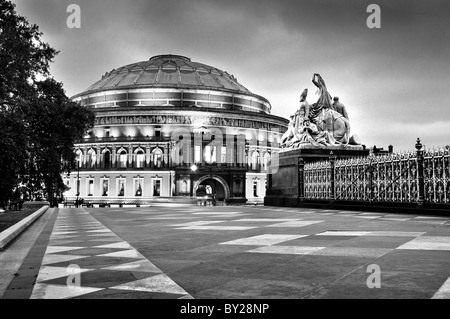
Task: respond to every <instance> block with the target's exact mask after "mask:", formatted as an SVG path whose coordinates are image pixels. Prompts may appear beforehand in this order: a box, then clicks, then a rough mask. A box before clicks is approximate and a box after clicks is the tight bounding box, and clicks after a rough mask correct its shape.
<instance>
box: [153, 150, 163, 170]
mask: <svg viewBox="0 0 450 319" xmlns="http://www.w3.org/2000/svg"><path fill="white" fill-rule="evenodd" d="M152 156H153V166H154V167H157V168H161V166H162V158H163V152H162V151H161V149H160V148H159V147H157V148H155V149H154V150H153V151H152Z"/></svg>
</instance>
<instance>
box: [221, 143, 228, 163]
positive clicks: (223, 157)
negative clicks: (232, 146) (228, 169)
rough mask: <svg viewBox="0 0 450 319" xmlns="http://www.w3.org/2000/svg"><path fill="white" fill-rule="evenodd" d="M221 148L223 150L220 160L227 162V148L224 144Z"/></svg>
mask: <svg viewBox="0 0 450 319" xmlns="http://www.w3.org/2000/svg"><path fill="white" fill-rule="evenodd" d="M221 149H222V150H221V159H220V162H221V163H224V164H225V163H226V162H227V148H226V147H224V146H222V147H221Z"/></svg>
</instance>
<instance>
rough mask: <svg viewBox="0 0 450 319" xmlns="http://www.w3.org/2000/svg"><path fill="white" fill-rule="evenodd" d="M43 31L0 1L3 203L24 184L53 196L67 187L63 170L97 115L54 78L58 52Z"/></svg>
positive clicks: (0, 193)
mask: <svg viewBox="0 0 450 319" xmlns="http://www.w3.org/2000/svg"><path fill="white" fill-rule="evenodd" d="M41 36H42V33H41V32H39V28H38V26H36V25H34V24H33V25H30V24H29V22H28V21H27V19H26V18H24V17H21V16H19V15H18V14H17V13H16V11H15V5H14V4H13V3H11V2H10V1H8V0H0V176H1V178H0V206H2V207H5V206H6V203H7V202H8V200H10V199H11V198H12V196H13V194H14V190H15V189H16V188H17V187H18V186H19V185H20V184H22V185H26V186H27V187H28V189H30V190H31V191H32V192H42V193H43V195H44V196H45V197H46V198H48V199H49V200H53V199H54V198H55V196H57V195H58V194H59V193H60V192H62V191H63V190H64V185H63V181H62V178H61V173H62V172H64V171H69V172H70V168H71V167H73V165H74V160H75V154H74V151H73V146H74V143H75V142H76V141H77V140H79V139H81V138H82V137H83V136H84V135H85V133H86V131H87V130H88V129H89V128H91V127H92V125H93V122H94V114H93V113H92V112H91V111H90V110H89V109H87V108H86V107H81V106H79V105H78V104H76V103H74V102H71V101H70V100H69V98H68V97H67V96H66V95H65V92H64V89H63V86H62V84H61V83H58V82H57V81H55V80H54V79H53V78H51V77H50V72H49V65H50V63H51V62H52V61H53V58H54V57H55V56H56V55H57V53H58V52H57V51H56V50H55V49H53V48H52V47H50V45H48V44H47V43H44V42H43V41H42V40H41Z"/></svg>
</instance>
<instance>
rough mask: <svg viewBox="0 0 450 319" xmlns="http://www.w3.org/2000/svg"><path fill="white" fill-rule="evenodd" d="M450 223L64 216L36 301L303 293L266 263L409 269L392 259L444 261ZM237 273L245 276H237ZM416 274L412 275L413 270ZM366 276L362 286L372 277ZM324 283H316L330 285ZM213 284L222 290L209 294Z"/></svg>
mask: <svg viewBox="0 0 450 319" xmlns="http://www.w3.org/2000/svg"><path fill="white" fill-rule="evenodd" d="M448 226H450V218H447V217H437V216H419V215H412V214H395V213H391V212H386V213H368V212H353V211H333V210H314V209H311V210H308V209H298V208H276V207H235V208H233V207H171V208H163V209H162V208H158V207H148V208H100V209H87V210H85V209H59V212H58V216H57V219H56V222H55V225H54V228H53V229H52V231H51V235H50V238H49V243H48V245H47V247H46V250H45V254H44V256H43V259H42V264H41V265H40V269H39V273H38V276H37V279H36V283H35V284H34V286H33V289H32V293H31V298H32V299H42V298H49V299H56V298H88V299H93V298H149V299H158V298H163V299H171V298H172V299H190V298H193V297H196V298H197V297H198V298H205V297H208V298H209V297H213V298H220V297H221V296H222V295H221V294H222V292H224V291H227V293H229V294H227V295H223V296H225V297H227V298H228V297H229V296H232V297H246V296H247V295H243V294H242V291H246V290H249V293H251V292H252V290H251V289H258V290H255V291H256V292H255V294H257V293H259V292H260V291H262V290H264V289H269V288H267V287H272V286H275V287H278V286H280V287H283V289H285V291H287V293H290V292H289V290H292V291H295V289H299V293H303V290H301V289H303V288H302V287H305V288H304V289H305V291H308V289H311V287H310V286H309V283H305V282H304V281H303V280H304V278H305V276H307V275H306V274H300V273H298V274H293V275H290V274H289V273H288V272H289V271H287V270H286V274H283V273H282V272H280V271H278V270H277V269H276V267H277V266H271V264H270V263H269V264H267V265H268V267H267V268H264V267H266V266H265V265H266V264H264V263H263V262H262V261H263V260H273V261H275V262H278V263H284V264H283V267H286V266H287V267H293V268H290V270H291V271H292V272H295V271H298V270H297V268H299V265H302V264H298V263H297V264H296V263H295V262H294V263H292V262H293V261H294V260H297V262H302V261H303V259H305V258H308V259H307V262H308V263H310V264H311V265H316V264H315V263H316V259H317V263H318V265H322V264H323V262H326V261H327V260H330V264H331V265H332V262H337V261H338V260H339V262H338V266H336V267H335V268H333V269H331V270H329V272H330V274H328V275H329V276H330V278H332V276H335V275H334V272H338V270H339V269H340V268H339V267H342V268H343V269H347V268H346V267H347V264H346V263H347V261H348V269H349V270H351V272H353V271H355V270H358V269H360V268H361V267H362V266H364V265H366V264H368V263H374V262H375V263H376V262H382V261H383V258H385V257H388V256H390V259H389V258H387V261H385V263H386V265H389V263H394V262H396V263H397V264H399V263H400V262H403V261H400V262H398V261H397V260H396V258H397V257H396V255H395V256H393V255H392V254H393V253H400V254H411V256H413V257H412V258H416V257H417V258H418V260H419V261H418V262H422V263H426V262H427V260H428V259H427V258H434V256H435V255H426V256H425V257H423V256H422V255H420V254H421V253H423V254H443V255H439V256H438V255H436V256H437V257H438V258H442V260H443V261H444V262H445V263H446V260H448V258H447V257H449V258H450V232H449V230H450V229H449V228H448ZM142 243H144V244H142ZM136 245H137V246H136ZM136 247H137V248H136ZM445 253H448V255H446V254H445ZM227 256H229V257H227ZM408 256H409V255H408ZM197 257H198V259H199V260H196V259H197ZM298 258H300V259H298ZM302 258H303V259H302ZM305 260H306V259H305ZM359 260H360V261H359ZM260 261H261V264H260V263H259V262H260ZM341 264H342V265H341ZM397 264H396V265H395V267H397ZM156 265H158V267H157V266H156ZM244 265H248V266H249V268H252V267H253V268H254V269H250V270H246V269H244V268H243V267H244ZM255 265H256V266H255ZM339 265H340V266H339ZM344 265H345V267H344ZM400 265H401V266H402V264H400ZM74 267H75V268H74ZM227 267H229V269H228V268H227ZM270 267H273V270H272V268H270ZM386 267H387V266H386ZM402 267H403V266H402ZM405 267H409V268H413V267H414V265H406V266H405ZM70 269H77V271H78V272H79V274H80V279H81V285H80V286H79V287H77V286H75V287H74V286H73V285H70V280H71V278H73V276H72V275H73V273H70ZM283 269H286V268H283ZM305 269H306V268H305ZM412 270H414V271H415V269H412ZM283 271H284V270H283ZM302 271H303V270H302ZM431 271H435V270H434V269H431V270H430V274H431ZM239 272H242V273H243V274H244V275H245V276H244V277H243V278H239V279H236V278H235V276H238V275H239ZM417 273H418V274H420V272H417ZM436 273H439V274H440V276H434V277H432V278H433V279H434V280H435V281H436V283H435V285H434V287H435V288H433V289H432V290H433V291H432V297H433V298H450V270H448V271H447V268H445V269H436ZM216 274H217V275H216ZM411 274H416V272H413V271H411V272H409V270H408V272H407V275H411ZM395 275H396V273H395V272H392V276H395ZM208 276H209V277H208ZM289 276H293V277H295V276H297V277H296V278H297V279H298V280H299V281H297V282H296V281H295V280H294V279H292V280H291V279H290V277H289ZM311 276H312V277H313V276H315V274H311ZM361 276H362V277H363V281H362V282H363V283H365V278H366V277H364V276H366V274H365V273H364V272H362V274H361ZM411 276H412V275H411ZM285 277H287V278H289V280H287V279H285ZM312 277H311V278H312ZM322 277H323V276H322V275H320V276H319V279H314V280H317V281H320V282H322V281H325V279H323V280H322V279H321V278H322ZM205 278H206V279H205ZM277 278H278V279H277ZM309 278H310V277H307V279H308V280H309ZM234 279H235V280H234ZM202 280H203V281H205V282H201V281H202ZM228 280H230V283H229V284H228V285H227V283H226V282H225V281H228ZM311 280H312V279H311ZM326 280H328V277H326ZM330 280H331V279H330ZM208 281H212V282H213V281H214V283H211V284H208ZM215 281H217V287H216V288H215V287H210V286H213V284H214V285H216V283H215ZM222 281H223V282H222ZM202 285H203V286H202ZM199 286H202V287H200V288H199ZM298 287H300V288H298ZM208 288H209V289H208ZM313 288H314V287H313ZM202 289H203V290H202ZM236 289H240V291H238V292H235V291H234V290H236ZM365 289H367V288H366V287H365ZM280 291H281V290H280ZM280 291H279V293H280V294H281V292H280ZM384 291H386V290H384ZM268 293H272V290H270V291H269V292H268ZM395 293H396V291H395ZM427 293H428V292H427ZM428 294H429V293H428ZM291 295H292V294H290V295H289V296H291ZM251 296H252V298H253V295H251ZM295 296H297V295H296V294H295Z"/></svg>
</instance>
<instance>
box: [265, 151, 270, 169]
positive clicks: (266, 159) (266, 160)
mask: <svg viewBox="0 0 450 319" xmlns="http://www.w3.org/2000/svg"><path fill="white" fill-rule="evenodd" d="M269 162H270V153H269V152H266V153H265V154H264V170H268V169H269Z"/></svg>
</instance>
